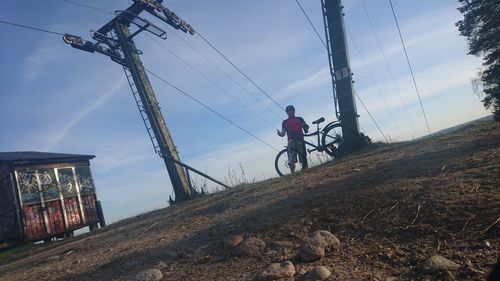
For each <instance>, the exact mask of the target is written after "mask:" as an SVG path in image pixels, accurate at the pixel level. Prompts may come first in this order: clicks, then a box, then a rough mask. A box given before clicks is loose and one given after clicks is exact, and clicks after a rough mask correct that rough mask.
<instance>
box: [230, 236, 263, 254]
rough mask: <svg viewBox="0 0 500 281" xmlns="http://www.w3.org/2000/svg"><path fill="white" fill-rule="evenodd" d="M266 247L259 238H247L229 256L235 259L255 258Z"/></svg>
mask: <svg viewBox="0 0 500 281" xmlns="http://www.w3.org/2000/svg"><path fill="white" fill-rule="evenodd" d="M265 247H266V242H264V241H263V240H261V239H259V238H248V239H245V241H243V242H242V243H241V244H239V245H238V246H237V247H236V248H234V249H233V250H232V251H231V254H232V255H233V256H235V257H243V256H257V255H259V254H260V253H261V252H262V250H264V248H265Z"/></svg>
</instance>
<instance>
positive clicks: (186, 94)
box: [144, 67, 279, 152]
mask: <svg viewBox="0 0 500 281" xmlns="http://www.w3.org/2000/svg"><path fill="white" fill-rule="evenodd" d="M144 69H145V70H146V71H147V72H148V73H149V74H151V75H153V76H154V77H156V78H158V79H159V80H160V81H162V82H163V83H165V84H167V85H169V86H170V87H172V88H174V89H175V90H177V91H179V92H180V93H181V94H183V95H185V96H186V97H188V98H190V99H191V100H193V101H194V102H196V103H198V104H199V105H201V106H203V107H204V108H206V109H208V110H209V111H211V112H212V113H214V114H215V115H217V116H219V117H220V118H222V119H224V120H226V121H227V122H229V123H230V124H232V125H233V126H235V127H236V128H238V129H240V130H242V131H243V132H245V133H247V134H248V135H250V136H252V137H254V138H255V139H257V140H258V141H260V142H261V143H263V144H264V145H266V146H268V147H269V148H271V149H273V150H275V151H276V152H278V151H279V150H278V149H277V148H275V147H274V146H272V145H270V144H269V143H267V142H265V141H263V140H262V139H261V138H259V137H257V136H256V135H254V134H252V133H251V132H249V131H248V130H246V129H245V128H243V127H241V126H240V125H238V124H236V123H235V122H234V121H232V120H231V119H229V118H227V117H225V116H224V115H222V114H220V113H218V112H217V111H215V110H213V109H212V108H210V107H209V106H208V105H206V104H204V103H202V102H201V101H199V100H198V99H196V98H195V97H193V96H191V95H190V94H188V93H187V92H185V91H183V90H181V89H180V88H178V87H177V86H175V85H174V84H172V83H171V82H169V81H167V80H166V79H164V78H163V77H161V76H159V75H158V74H156V73H154V72H152V71H151V70H149V69H148V68H146V67H144Z"/></svg>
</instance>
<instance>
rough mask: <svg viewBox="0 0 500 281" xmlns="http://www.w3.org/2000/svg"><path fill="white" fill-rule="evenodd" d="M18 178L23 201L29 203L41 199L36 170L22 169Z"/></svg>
mask: <svg viewBox="0 0 500 281" xmlns="http://www.w3.org/2000/svg"><path fill="white" fill-rule="evenodd" d="M17 180H18V183H19V191H20V193H21V200H22V201H23V203H25V204H27V203H35V202H38V201H40V193H39V190H38V181H37V179H36V171H20V172H18V173H17Z"/></svg>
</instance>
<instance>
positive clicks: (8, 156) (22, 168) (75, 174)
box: [0, 151, 105, 245]
mask: <svg viewBox="0 0 500 281" xmlns="http://www.w3.org/2000/svg"><path fill="white" fill-rule="evenodd" d="M94 157H95V156H93V155H80V154H63V153H47V152H35V151H22V152H0V244H7V245H8V244H11V243H19V242H21V243H22V242H28V241H39V240H45V241H47V240H50V239H52V238H54V237H58V238H60V237H65V236H66V237H67V236H73V231H74V230H77V229H80V228H83V227H86V226H88V227H89V228H90V230H91V231H92V230H94V229H96V228H97V227H98V224H99V225H100V226H101V227H102V226H104V225H105V221H104V216H103V213H102V209H101V205H100V203H99V201H97V195H96V190H95V185H94V180H93V179H92V174H91V171H90V162H89V160H90V159H93V158H94Z"/></svg>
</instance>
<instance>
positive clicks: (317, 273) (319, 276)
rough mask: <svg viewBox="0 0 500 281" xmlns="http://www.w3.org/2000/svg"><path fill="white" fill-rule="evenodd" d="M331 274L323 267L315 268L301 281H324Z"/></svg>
mask: <svg viewBox="0 0 500 281" xmlns="http://www.w3.org/2000/svg"><path fill="white" fill-rule="evenodd" d="M330 275H332V273H331V272H330V270H329V269H328V268H327V267H325V266H316V267H314V268H312V269H311V270H309V272H307V274H306V275H305V276H304V278H303V279H301V280H302V281H318V280H325V279H326V278H328V277H330Z"/></svg>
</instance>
